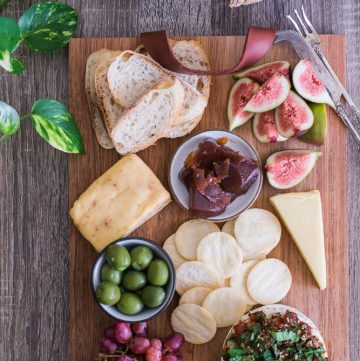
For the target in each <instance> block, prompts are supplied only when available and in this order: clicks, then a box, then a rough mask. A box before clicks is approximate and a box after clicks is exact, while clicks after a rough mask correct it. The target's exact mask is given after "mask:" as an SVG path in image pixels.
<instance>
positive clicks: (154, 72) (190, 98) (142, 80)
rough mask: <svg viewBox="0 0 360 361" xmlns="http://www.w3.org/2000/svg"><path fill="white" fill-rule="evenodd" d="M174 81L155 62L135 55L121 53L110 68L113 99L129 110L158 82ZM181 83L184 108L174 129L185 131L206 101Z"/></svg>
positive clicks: (176, 132)
mask: <svg viewBox="0 0 360 361" xmlns="http://www.w3.org/2000/svg"><path fill="white" fill-rule="evenodd" d="M175 75H176V76H177V74H175ZM171 77H173V75H172V73H170V72H169V71H167V70H165V69H163V68H162V67H160V66H159V64H158V63H156V62H155V61H154V60H153V59H151V58H150V57H148V56H145V55H142V54H139V53H135V52H132V51H125V52H123V53H121V55H119V56H118V57H117V58H116V60H115V61H114V62H113V63H112V64H111V65H110V68H109V72H108V81H109V88H110V90H111V93H112V95H113V96H114V98H115V99H116V101H117V102H118V103H120V104H126V107H130V106H131V105H132V104H133V103H134V102H135V101H137V100H138V98H139V97H141V96H143V95H144V94H145V93H146V92H148V91H149V89H150V88H151V87H152V86H153V85H154V83H155V82H156V81H160V80H167V79H170V78H171ZM180 81H181V84H182V86H183V87H184V91H185V94H184V104H183V109H182V111H181V113H180V115H179V117H178V119H177V123H176V124H175V125H174V127H175V128H176V127H177V125H178V124H181V127H182V128H184V129H185V127H184V125H183V123H185V122H192V121H193V120H194V119H195V118H198V117H199V116H200V115H202V114H203V112H204V109H205V107H206V105H207V100H206V98H205V96H203V95H202V94H201V93H200V92H198V91H197V90H196V89H194V88H193V87H192V86H191V85H189V84H188V83H187V82H185V81H183V80H180ZM182 133H183V131H181V132H180V131H179V130H176V129H175V130H174V131H173V132H172V134H173V135H175V134H182ZM179 136H181V135H179Z"/></svg>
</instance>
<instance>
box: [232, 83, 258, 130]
mask: <svg viewBox="0 0 360 361" xmlns="http://www.w3.org/2000/svg"><path fill="white" fill-rule="evenodd" d="M259 87H260V86H259V84H257V83H256V82H254V81H253V80H251V79H249V78H242V79H239V80H238V81H237V82H236V83H235V84H234V85H233V87H232V88H231V91H230V94H229V100H228V106H227V115H228V118H229V129H230V130H234V129H235V128H237V127H240V126H241V125H243V124H245V123H246V122H247V121H248V120H249V119H250V118H252V116H253V115H254V113H251V112H244V111H243V109H244V107H245V105H246V103H247V102H248V101H249V99H250V98H251V97H252V96H253V94H254V93H255V92H256V91H257V90H258V89H259Z"/></svg>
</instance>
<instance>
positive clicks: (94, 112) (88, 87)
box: [85, 49, 114, 149]
mask: <svg viewBox="0 0 360 361" xmlns="http://www.w3.org/2000/svg"><path fill="white" fill-rule="evenodd" d="M109 53H110V50H108V49H100V50H98V51H95V52H93V53H91V54H90V55H89V57H88V59H87V61H86V72H85V93H86V97H87V102H88V107H89V112H90V117H91V124H92V127H93V129H94V132H95V135H96V139H97V141H98V143H99V144H100V145H101V146H102V147H103V148H105V149H112V148H113V147H114V145H113V144H112V141H111V139H110V136H109V134H108V132H107V131H106V129H105V126H104V123H103V119H102V116H101V113H100V109H99V107H98V104H97V99H96V92H95V69H96V67H97V65H98V64H99V63H100V62H101V61H103V60H104V58H106V57H107V56H108V54H109Z"/></svg>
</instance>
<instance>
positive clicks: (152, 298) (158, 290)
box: [141, 286, 165, 308]
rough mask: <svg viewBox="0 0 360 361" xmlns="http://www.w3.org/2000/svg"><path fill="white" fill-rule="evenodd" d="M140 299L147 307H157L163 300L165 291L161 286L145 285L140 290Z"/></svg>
mask: <svg viewBox="0 0 360 361" xmlns="http://www.w3.org/2000/svg"><path fill="white" fill-rule="evenodd" d="M141 299H142V300H143V302H144V303H145V305H146V306H148V307H151V308H154V307H159V306H160V305H161V304H162V303H163V302H164V299H165V291H164V289H163V288H162V287H158V286H146V287H144V289H143V291H142V292H141Z"/></svg>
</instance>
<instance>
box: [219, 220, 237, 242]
mask: <svg viewBox="0 0 360 361" xmlns="http://www.w3.org/2000/svg"><path fill="white" fill-rule="evenodd" d="M234 229H235V220H233V219H231V220H230V221H227V222H225V223H224V225H223V226H222V228H221V231H222V232H225V233H227V234H230V236H233V237H234V238H235V231H234Z"/></svg>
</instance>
